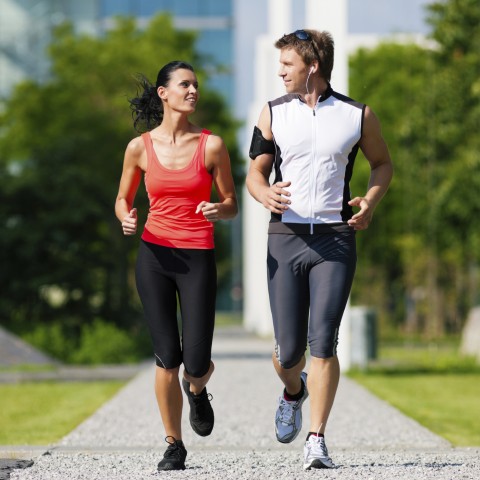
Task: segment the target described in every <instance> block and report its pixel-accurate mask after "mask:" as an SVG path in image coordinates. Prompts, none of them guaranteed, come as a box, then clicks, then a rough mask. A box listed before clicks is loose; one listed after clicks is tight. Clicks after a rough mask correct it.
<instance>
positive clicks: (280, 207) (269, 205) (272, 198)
mask: <svg viewBox="0 0 480 480" xmlns="http://www.w3.org/2000/svg"><path fill="white" fill-rule="evenodd" d="M291 184H292V182H277V183H274V184H273V185H270V187H268V188H266V189H265V191H264V194H263V195H262V197H263V198H262V200H261V202H262V205H263V206H264V207H265V208H266V209H268V210H270V211H271V212H273V213H279V214H283V213H284V212H285V211H286V210H288V205H290V203H291V201H290V200H289V199H288V197H289V196H290V192H289V191H288V190H285V188H286V187H289V186H290V185H291Z"/></svg>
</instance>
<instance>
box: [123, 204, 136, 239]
mask: <svg viewBox="0 0 480 480" xmlns="http://www.w3.org/2000/svg"><path fill="white" fill-rule="evenodd" d="M122 229H123V234H124V235H135V234H136V233H137V209H136V208H132V209H131V210H130V213H129V214H128V215H126V216H125V217H124V218H123V222H122Z"/></svg>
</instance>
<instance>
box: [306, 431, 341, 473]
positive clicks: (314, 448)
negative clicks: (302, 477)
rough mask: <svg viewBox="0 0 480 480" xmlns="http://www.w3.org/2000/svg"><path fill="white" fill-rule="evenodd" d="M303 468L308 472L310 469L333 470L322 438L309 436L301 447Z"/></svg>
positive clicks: (332, 464)
mask: <svg viewBox="0 0 480 480" xmlns="http://www.w3.org/2000/svg"><path fill="white" fill-rule="evenodd" d="M303 455H304V461H303V468H304V469H305V470H310V469H311V468H334V467H335V465H334V463H333V462H332V459H331V458H330V457H329V456H328V450H327V446H326V445H325V438H324V437H317V436H316V435H310V437H309V438H308V440H307V441H306V442H305V446H304V447H303Z"/></svg>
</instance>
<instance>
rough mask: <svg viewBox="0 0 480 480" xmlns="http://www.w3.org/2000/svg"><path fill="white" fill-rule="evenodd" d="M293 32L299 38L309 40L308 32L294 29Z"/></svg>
mask: <svg viewBox="0 0 480 480" xmlns="http://www.w3.org/2000/svg"><path fill="white" fill-rule="evenodd" d="M293 34H294V35H295V36H296V37H297V38H298V39H299V40H311V39H312V37H311V36H310V34H309V33H308V32H306V31H305V30H295V31H294V32H293Z"/></svg>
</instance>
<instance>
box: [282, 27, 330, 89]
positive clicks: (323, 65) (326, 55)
mask: <svg viewBox="0 0 480 480" xmlns="http://www.w3.org/2000/svg"><path fill="white" fill-rule="evenodd" d="M275 47H276V48H279V49H280V50H281V49H283V48H293V49H294V50H295V51H296V52H297V53H298V54H299V55H300V56H301V57H302V60H303V61H304V63H305V64H306V65H311V64H312V63H313V62H314V61H317V62H318V64H319V68H320V73H321V75H322V77H323V78H324V79H325V80H326V81H327V82H329V81H330V78H331V76H332V69H333V55H334V43H333V37H332V35H331V34H330V33H329V32H326V31H323V32H320V31H318V30H306V29H305V30H296V31H295V32H293V33H289V34H287V35H284V36H283V37H281V38H279V39H278V40H277V41H276V42H275Z"/></svg>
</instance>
